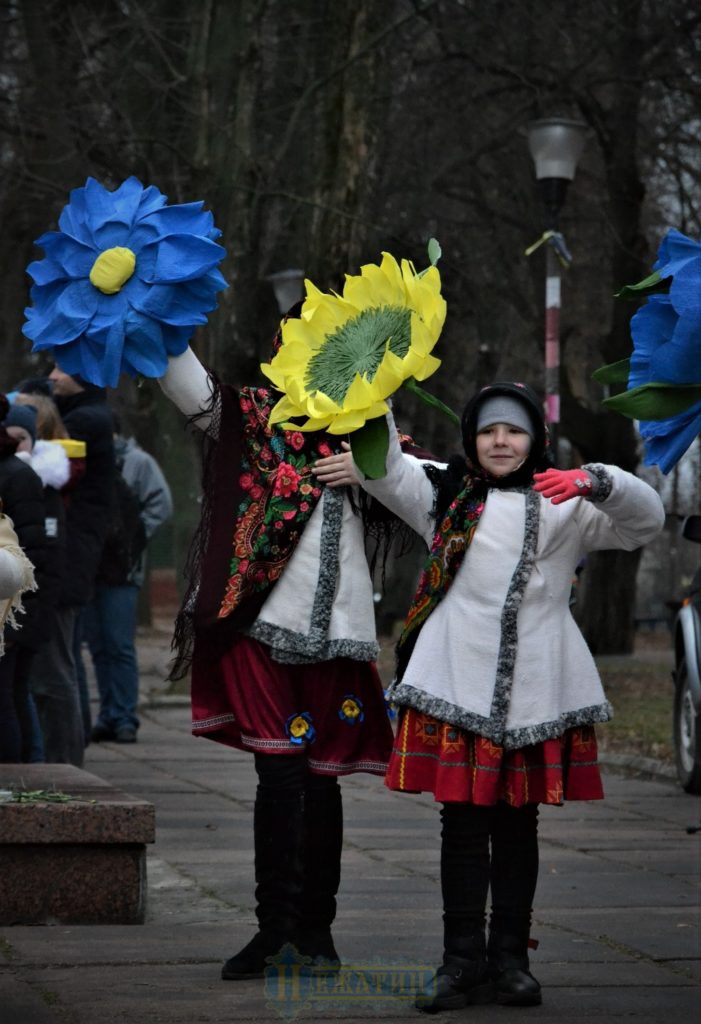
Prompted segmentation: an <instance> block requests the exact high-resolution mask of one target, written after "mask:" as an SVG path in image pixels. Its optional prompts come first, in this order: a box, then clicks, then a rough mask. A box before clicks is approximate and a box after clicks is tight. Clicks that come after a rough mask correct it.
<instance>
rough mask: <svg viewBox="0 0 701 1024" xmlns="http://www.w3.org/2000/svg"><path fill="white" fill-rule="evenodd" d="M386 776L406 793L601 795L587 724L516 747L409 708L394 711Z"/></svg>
mask: <svg viewBox="0 0 701 1024" xmlns="http://www.w3.org/2000/svg"><path fill="white" fill-rule="evenodd" d="M385 783H386V785H387V786H389V788H390V789H396V790H400V791H402V792H407V793H423V792H427V793H433V795H434V796H435V798H436V800H440V801H441V802H448V801H463V802H467V803H473V804H480V805H483V806H488V805H491V804H495V803H496V802H497V801H498V800H504V801H505V802H506V803H508V804H511V805H512V806H513V807H521V806H522V805H523V804H528V803H542V804H561V803H563V802H564V801H565V800H601V799H602V797H603V795H604V791H603V787H602V784H601V776H600V774H599V767H598V764H597V746H596V734H595V732H594V727H593V726H591V725H587V726H579V727H576V728H572V729H567V730H566V732H564V733H563V734H562V736H559V737H557V738H556V739H552V740H544V741H543V742H542V743H534V744H533V745H532V746H528V747H521V748H520V749H518V750H505V749H504V748H503V747H500V746H498V745H497V744H496V743H493V742H492V741H491V740H488V739H486V738H485V737H484V736H478V735H477V734H476V733H473V732H468V731H466V730H464V729H459V728H457V727H456V726H454V725H448V724H447V723H446V722H440V721H438V720H437V719H435V718H431V716H430V715H425V714H422V713H421V712H419V711H415V710H414V709H413V708H403V709H402V711H401V712H400V717H399V725H398V728H397V736H396V739H395V742H394V747H393V750H392V757H391V760H390V766H389V771H388V773H387V777H386V779H385Z"/></svg>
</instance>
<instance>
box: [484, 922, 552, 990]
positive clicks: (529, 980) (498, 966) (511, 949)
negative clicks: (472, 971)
mask: <svg viewBox="0 0 701 1024" xmlns="http://www.w3.org/2000/svg"><path fill="white" fill-rule="evenodd" d="M487 957H488V960H489V973H490V975H491V978H492V981H493V982H494V993H495V998H496V1001H497V1003H501V1004H502V1005H504V1006H540V1004H541V1003H542V1001H543V996H542V994H541V990H540V984H539V983H538V982H537V981H536V979H535V978H534V977H533V975H532V974H531V972H530V970H529V967H530V964H529V962H528V933H527V932H524V933H522V934H521V935H503V934H501V933H499V932H496V933H495V932H494V931H491V932H490V935H489V947H488V951H487Z"/></svg>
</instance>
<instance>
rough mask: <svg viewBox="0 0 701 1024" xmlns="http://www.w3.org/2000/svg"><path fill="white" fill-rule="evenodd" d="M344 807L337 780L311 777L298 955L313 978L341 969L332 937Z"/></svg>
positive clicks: (306, 807) (306, 805)
mask: <svg viewBox="0 0 701 1024" xmlns="http://www.w3.org/2000/svg"><path fill="white" fill-rule="evenodd" d="M342 848H343V803H342V799H341V787H340V786H339V784H338V780H337V779H336V778H333V777H330V776H323V775H316V776H311V777H310V779H309V781H308V783H307V786H306V789H305V792H304V868H303V871H304V887H303V893H302V918H301V924H300V930H299V951H300V953H302V954H303V955H304V956H308V957H310V958H311V961H312V966H311V970H312V974H314V973H322V972H325V971H328V970H338V968H339V967H340V965H341V961H340V959H339V956H338V953H337V952H336V947H335V946H334V943H333V938H332V935H331V925H332V924H333V921H334V919H335V917H336V893H337V892H338V887H339V885H340V883H341V851H342Z"/></svg>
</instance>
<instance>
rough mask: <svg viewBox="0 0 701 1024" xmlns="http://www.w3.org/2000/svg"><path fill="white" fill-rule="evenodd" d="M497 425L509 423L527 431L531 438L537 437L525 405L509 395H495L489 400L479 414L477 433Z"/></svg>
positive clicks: (480, 408)
mask: <svg viewBox="0 0 701 1024" xmlns="http://www.w3.org/2000/svg"><path fill="white" fill-rule="evenodd" d="M495 423H508V424H509V425H510V426H512V427H518V428H519V429H520V430H525V431H526V433H527V434H528V435H529V436H530V437H531V439H532V438H533V437H534V436H535V430H534V429H533V423H532V422H531V417H530V416H529V415H528V410H527V409H526V407H525V405H523V404H522V403H521V402H519V401H518V399H516V398H510V397H509V396H508V395H495V396H494V397H493V398H488V399H487V400H486V401H485V402H484V404H483V405H481V406H480V407H479V410H478V412H477V433H478V434H479V432H480V430H485V429H486V428H487V427H491V426H493V425H494V424H495Z"/></svg>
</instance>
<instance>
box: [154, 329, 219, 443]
mask: <svg viewBox="0 0 701 1024" xmlns="http://www.w3.org/2000/svg"><path fill="white" fill-rule="evenodd" d="M158 383H159V384H160V386H161V390H162V391H163V393H164V395H166V396H167V397H168V398H170V400H171V402H174V403H175V405H177V407H178V409H180V411H181V412H182V413H184V414H185V415H186V416H188V417H190V418H191V419H194V422H195V424H196V425H197V426H198V427H199V428H200V429H201V430H206V429H207V427H208V426H209V423H210V420H211V418H212V417H211V413H206V414H205V415H202V416H197V413H198V412H202V411H203V410H205V409H209V408H210V406H211V403H212V392H213V388H212V381H211V378H210V376H209V374H208V373H207V371H206V370H205V368H204V366H203V365H202V363H201V362H200V361H199V359H198V358H197V356H196V355H195V353H194V352H193V351H192V349H191V348H189V347H188V348H186V349H185V351H184V352H183V353H182V355H179V356H171V357H170V358H169V359H168V369H167V370H166V372H165V375H164V376H163V377H161V378H160V379H159V381H158ZM195 417H196V418H195Z"/></svg>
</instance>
